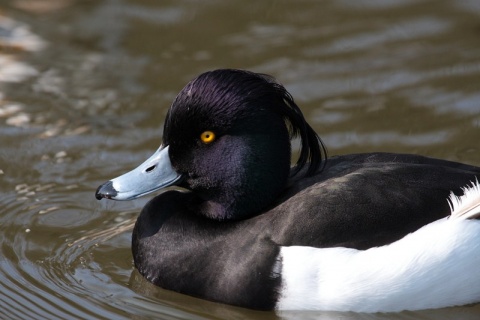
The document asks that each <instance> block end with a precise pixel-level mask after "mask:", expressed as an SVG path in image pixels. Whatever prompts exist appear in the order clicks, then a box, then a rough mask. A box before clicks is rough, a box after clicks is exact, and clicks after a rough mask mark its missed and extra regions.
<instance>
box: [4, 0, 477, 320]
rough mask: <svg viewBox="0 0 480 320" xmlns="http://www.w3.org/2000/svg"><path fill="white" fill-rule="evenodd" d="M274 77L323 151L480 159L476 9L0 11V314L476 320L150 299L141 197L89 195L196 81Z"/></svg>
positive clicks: (156, 6) (445, 4)
mask: <svg viewBox="0 0 480 320" xmlns="http://www.w3.org/2000/svg"><path fill="white" fill-rule="evenodd" d="M220 67H234V68H243V69H251V70H254V71H257V72H264V73H270V74H272V75H274V76H275V77H276V78H277V79H279V80H280V81H281V82H282V83H283V84H284V85H285V86H286V87H287V89H289V91H290V92H291V93H292V95H293V96H294V97H295V99H296V101H297V102H298V104H299V105H300V106H301V108H302V109H303V110H304V113H305V115H306V117H307V118H308V120H309V122H310V123H311V124H312V126H313V127H314V128H315V130H317V132H319V133H320V135H321V136H322V138H323V139H324V141H325V143H326V144H327V146H328V148H329V152H330V154H331V155H334V154H343V153H352V152H368V151H392V152H408V153H417V154H424V155H428V156H433V157H439V158H445V159H449V160H455V161H462V162H466V163H470V164H475V165H480V128H479V127H480V2H479V1H477V0H465V1H426V0H392V1H382V0H364V1H346V0H339V1H215V0H210V1H201V2H200V1H198V2H197V1H188V0H184V1H154V0H136V1H134V0H129V1H128V0H118V1H114V0H111V1H108V0H95V1H94V0H90V1H86V0H83V1H81V0H15V1H5V0H3V1H0V143H1V147H0V318H3V319H37V318H38V319H56V318H60V319H76V318H80V319H102V318H106V319H127V318H133V319H146V318H160V319H245V318H252V319H276V318H277V317H278V318H285V319H359V318H360V319H478V318H480V306H467V307H458V308H448V309H442V310H434V311H422V312H403V313H399V314H390V315H388V314H387V315H382V314H380V315H378V314H377V315H359V314H353V313H328V312H297V313H281V314H278V315H276V314H274V313H273V312H270V313H265V312H255V311H248V310H243V309H240V308H234V307H229V306H224V305H220V304H215V303H211V302H206V301H202V300H199V299H194V298H190V297H186V296H183V295H179V294H175V293H172V292H168V291H164V290H161V289H158V288H156V287H154V286H152V285H150V284H148V283H146V282H145V281H143V280H142V278H141V277H140V276H139V275H138V274H137V273H136V272H135V271H134V269H133V267H132V257H131V253H130V237H131V228H132V225H133V223H134V221H135V219H136V216H137V214H138V212H139V210H140V209H141V207H142V206H143V205H144V204H145V203H146V201H148V199H139V200H135V201H132V202H123V203H119V202H111V201H102V202H98V201H96V200H95V199H94V191H95V188H96V187H97V186H98V185H99V184H100V183H101V182H103V181H105V180H108V179H110V178H113V177H115V176H117V175H119V174H121V173H123V172H125V171H127V170H129V169H131V168H133V167H134V166H136V165H137V164H139V163H140V162H142V161H143V160H144V159H146V157H148V156H149V155H150V154H151V153H152V152H153V151H154V150H155V149H156V148H157V146H158V144H159V143H160V141H161V137H160V134H161V125H162V124H163V118H164V116H165V113H166V110H167V108H168V106H169V105H170V103H171V101H172V99H173V98H174V97H175V95H176V94H177V92H178V91H179V90H180V89H181V88H182V87H183V86H184V85H185V84H186V82H187V81H188V80H190V79H191V78H193V77H194V76H196V75H198V74H199V73H201V72H203V71H206V70H209V69H214V68H220Z"/></svg>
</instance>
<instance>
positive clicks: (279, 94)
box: [163, 69, 327, 176]
mask: <svg viewBox="0 0 480 320" xmlns="http://www.w3.org/2000/svg"><path fill="white" fill-rule="evenodd" d="M199 90H200V91H201V92H199ZM192 91H195V94H193V93H192ZM216 103H221V104H223V106H224V108H222V109H210V111H211V114H210V115H208V117H204V116H202V112H196V111H195V109H198V110H201V109H204V108H208V107H209V106H210V105H212V104H216ZM177 105H182V106H183V105H189V106H191V108H192V109H189V110H178V111H177V110H175V106H177ZM245 105H248V106H250V107H249V108H243V107H239V106H245ZM265 108H269V110H270V111H271V112H274V113H276V114H278V115H280V116H281V117H282V118H283V119H284V121H285V124H286V126H287V128H288V131H289V135H290V139H293V138H295V137H298V136H299V137H300V142H301V150H300V155H299V158H298V160H297V163H296V166H295V168H294V171H293V174H294V175H295V174H297V173H299V172H300V171H301V170H302V169H303V168H304V167H305V166H306V165H307V164H308V169H307V170H306V172H305V174H306V175H307V176H308V175H312V174H314V173H315V172H317V171H318V170H319V169H320V168H321V167H323V166H322V164H324V162H325V161H326V158H327V149H326V147H325V145H324V144H323V142H322V140H321V139H320V137H319V136H318V135H317V134H316V133H315V131H314V130H313V129H312V128H311V127H310V125H309V124H308V123H307V121H306V120H305V118H304V116H303V114H302V112H301V110H300V108H299V107H298V106H297V104H296V103H295V101H294V99H293V97H292V96H291V94H290V93H289V92H288V91H287V90H286V89H285V87H284V86H282V85H281V84H280V83H278V82H277V81H276V80H275V79H274V78H273V77H272V76H270V75H266V74H261V73H254V72H250V71H246V70H237V69H218V70H214V71H209V72H205V73H203V74H201V75H199V76H198V77H197V78H195V79H193V80H192V81H190V82H189V83H188V84H187V86H185V88H184V89H183V90H182V91H181V92H180V93H179V94H178V96H177V98H176V99H175V101H174V102H173V104H172V108H171V109H170V110H169V112H168V114H167V118H166V122H165V128H164V136H163V139H164V143H165V144H169V140H170V139H171V136H170V134H169V133H170V130H169V129H170V128H171V127H172V126H174V122H175V121H176V119H178V118H181V117H179V116H178V113H179V112H187V111H188V112H189V115H188V116H189V117H197V118H196V119H197V121H199V122H203V123H205V124H206V126H208V125H210V123H209V122H211V119H215V122H221V123H222V126H224V127H230V126H232V125H233V123H232V122H233V121H241V120H242V119H243V118H244V117H248V116H252V114H255V113H256V112H258V113H261V112H263V111H264V109H265ZM172 113H176V114H175V117H172V116H171V114H172ZM212 125H213V123H212Z"/></svg>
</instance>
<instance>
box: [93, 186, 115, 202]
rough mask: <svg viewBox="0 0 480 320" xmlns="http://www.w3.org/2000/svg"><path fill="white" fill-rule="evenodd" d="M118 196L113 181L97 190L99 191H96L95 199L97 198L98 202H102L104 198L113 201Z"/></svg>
mask: <svg viewBox="0 0 480 320" xmlns="http://www.w3.org/2000/svg"><path fill="white" fill-rule="evenodd" d="M117 194H118V192H117V190H115V188H114V187H113V183H112V181H108V182H105V183H104V184H102V185H101V186H99V187H98V188H97V191H95V198H97V200H102V199H103V198H106V199H112V198H114V197H115V196H116V195H117Z"/></svg>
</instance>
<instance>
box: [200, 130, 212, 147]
mask: <svg viewBox="0 0 480 320" xmlns="http://www.w3.org/2000/svg"><path fill="white" fill-rule="evenodd" d="M200 140H202V142H203V143H207V144H208V143H211V142H213V141H214V140H215V133H213V132H212V131H204V132H203V133H202V134H201V135H200Z"/></svg>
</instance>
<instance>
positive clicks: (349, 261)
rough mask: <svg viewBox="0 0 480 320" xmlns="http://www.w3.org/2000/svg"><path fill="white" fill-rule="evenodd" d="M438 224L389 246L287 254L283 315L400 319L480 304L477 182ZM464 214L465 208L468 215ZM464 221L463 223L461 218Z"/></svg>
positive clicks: (479, 194) (288, 251) (280, 303)
mask: <svg viewBox="0 0 480 320" xmlns="http://www.w3.org/2000/svg"><path fill="white" fill-rule="evenodd" d="M464 191H465V195H464V196H462V197H460V198H457V197H455V198H454V196H452V197H451V199H450V200H451V202H452V206H453V210H454V213H455V212H463V213H462V214H460V215H457V214H454V213H453V214H452V217H455V219H447V218H445V219H441V220H438V221H435V222H433V223H430V224H428V225H426V226H424V227H422V228H421V229H419V230H417V231H415V232H414V233H411V234H409V235H407V236H405V237H404V238H402V239H400V240H398V241H396V242H394V243H392V244H390V245H387V246H382V247H376V248H372V249H368V250H365V251H361V250H355V249H347V248H326V249H318V248H312V247H300V246H292V247H282V248H281V251H280V254H279V259H280V260H281V264H282V288H281V291H280V298H279V301H278V303H277V309H279V310H302V309H303V310H332V311H356V312H396V311H402V310H420V309H432V308H441V307H447V306H454V305H463V304H468V303H473V302H478V301H480V267H479V266H480V221H479V220H470V219H469V220H467V219H468V218H469V217H472V216H476V215H478V206H477V207H476V208H477V209H476V210H475V209H472V210H473V212H477V213H476V214H470V213H471V212H472V210H468V208H474V207H475V206H472V204H473V203H475V202H477V203H478V202H480V187H479V184H478V182H477V183H476V184H473V185H472V187H470V188H465V190H464ZM465 208H467V209H465ZM459 217H462V218H459Z"/></svg>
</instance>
